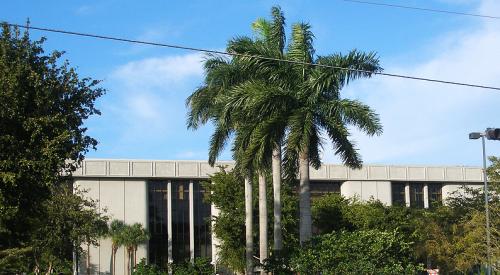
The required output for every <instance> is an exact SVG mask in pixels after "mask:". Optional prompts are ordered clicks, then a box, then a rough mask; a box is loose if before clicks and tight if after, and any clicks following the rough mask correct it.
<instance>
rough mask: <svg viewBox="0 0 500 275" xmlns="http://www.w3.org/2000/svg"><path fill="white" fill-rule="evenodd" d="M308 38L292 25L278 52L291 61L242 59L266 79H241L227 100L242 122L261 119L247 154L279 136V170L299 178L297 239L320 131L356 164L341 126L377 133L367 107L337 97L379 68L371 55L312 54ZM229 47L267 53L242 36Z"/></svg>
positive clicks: (304, 230)
mask: <svg viewBox="0 0 500 275" xmlns="http://www.w3.org/2000/svg"><path fill="white" fill-rule="evenodd" d="M313 38H314V36H313V34H312V32H311V31H310V26H309V25H308V24H294V25H293V26H292V35H291V38H290V42H289V44H288V47H287V49H286V51H285V52H284V53H283V59H288V60H290V61H292V62H293V63H287V62H280V61H273V60H262V59H258V58H252V57H246V59H247V60H246V61H247V62H246V63H245V64H246V66H248V68H246V69H247V70H250V69H253V70H255V71H258V72H259V73H261V74H262V75H266V76H267V80H262V79H258V80H254V81H252V82H247V83H244V85H245V86H244V87H240V88H239V89H237V90H238V92H235V93H232V94H230V95H229V98H228V99H227V102H229V103H228V104H227V105H228V106H231V108H230V109H231V111H232V112H236V113H237V112H240V113H242V114H247V116H248V117H247V120H251V119H255V120H258V121H260V122H261V123H260V126H261V127H260V128H259V131H256V134H255V138H254V139H253V140H252V142H251V143H250V144H249V145H248V150H249V152H248V156H253V158H259V157H260V156H261V155H260V154H259V152H266V150H267V151H268V150H269V149H270V148H272V147H269V139H268V138H269V137H275V138H276V137H280V138H284V139H283V141H284V145H285V154H284V168H285V174H286V175H287V177H289V178H292V179H294V178H295V177H296V176H297V174H298V176H299V197H300V202H299V207H300V241H301V243H304V242H307V241H308V240H309V239H310V237H311V209H310V191H309V166H310V165H311V166H313V167H314V168H319V166H320V165H321V159H320V150H321V148H322V145H323V138H322V135H323V134H326V135H327V137H328V139H329V140H330V141H331V142H332V143H333V145H334V151H335V153H336V154H337V155H339V156H340V158H341V159H342V160H343V162H344V164H346V165H347V166H349V167H353V168H359V167H360V166H361V164H362V161H361V158H360V156H359V154H358V152H357V150H356V149H355V146H354V144H353V143H352V142H351V141H350V140H349V135H350V133H349V130H348V128H347V127H348V126H349V125H353V126H355V127H357V128H358V129H359V130H361V131H363V132H365V133H366V134H368V135H375V134H380V133H381V131H382V127H381V124H380V122H379V118H378V116H377V115H376V114H375V113H374V112H373V111H372V110H371V109H370V108H369V107H368V106H366V105H364V104H363V103H361V102H359V101H356V100H350V99H343V98H341V97H340V90H341V89H342V88H343V87H345V86H346V85H348V84H349V83H350V82H351V81H353V80H355V79H358V78H361V77H370V76H371V75H372V74H373V73H374V72H378V71H380V70H381V68H380V66H379V61H378V58H377V56H376V54H374V53H362V52H359V51H357V50H353V51H351V52H350V53H348V54H347V55H342V54H340V53H337V54H332V55H328V56H315V54H314V47H313ZM249 45H253V47H252V46H249ZM233 48H234V49H236V50H237V51H238V53H246V54H248V55H261V56H262V55H263V56H268V55H265V50H262V48H259V45H254V44H251V43H250V42H249V41H248V39H245V38H241V39H240V40H239V41H237V42H236V43H234V44H233ZM304 63H314V64H318V65H330V66H335V67H342V68H349V69H358V71H356V70H353V71H350V70H341V69H337V70H334V69H331V68H326V67H321V66H310V65H305V64H304ZM285 133H287V135H286V137H285V136H284V135H285ZM275 140H279V139H275ZM274 148H276V147H274Z"/></svg>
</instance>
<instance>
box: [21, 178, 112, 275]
mask: <svg viewBox="0 0 500 275" xmlns="http://www.w3.org/2000/svg"><path fill="white" fill-rule="evenodd" d="M84 194H85V192H83V191H80V190H78V189H77V190H74V191H73V189H72V188H71V187H61V188H60V189H59V190H56V191H53V195H52V196H51V198H50V199H49V200H47V201H45V202H44V203H43V204H42V207H43V212H44V214H45V216H44V217H43V218H42V219H40V221H39V223H38V227H37V228H36V229H35V230H34V232H33V235H32V240H31V242H30V243H31V247H32V249H33V257H34V259H35V263H36V266H37V268H38V269H39V270H46V269H49V267H50V266H51V267H52V268H53V269H54V271H58V272H69V271H70V270H71V266H72V252H73V249H76V250H77V252H78V254H79V255H81V254H82V252H83V249H82V248H81V245H82V244H88V245H97V244H98V239H99V238H100V237H102V236H104V235H105V234H106V232H107V228H108V227H107V220H108V217H106V216H105V215H103V214H101V213H99V212H98V209H97V207H98V206H97V202H96V201H93V200H89V199H86V198H84Z"/></svg>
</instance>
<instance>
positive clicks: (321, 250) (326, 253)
mask: <svg viewBox="0 0 500 275" xmlns="http://www.w3.org/2000/svg"><path fill="white" fill-rule="evenodd" d="M290 265H291V267H292V269H293V270H294V271H296V272H300V274H413V273H415V272H416V271H418V270H421V269H422V267H421V266H418V265H415V264H414V263H413V260H412V243H409V242H407V241H405V240H404V238H403V236H401V234H400V233H399V232H397V231H393V232H384V231H379V230H359V231H355V232H347V231H342V232H333V233H330V234H324V235H321V236H318V237H316V238H314V239H313V240H312V242H311V243H310V244H309V245H308V246H306V247H304V248H302V249H300V250H297V253H295V255H293V256H292V258H291V264H290Z"/></svg>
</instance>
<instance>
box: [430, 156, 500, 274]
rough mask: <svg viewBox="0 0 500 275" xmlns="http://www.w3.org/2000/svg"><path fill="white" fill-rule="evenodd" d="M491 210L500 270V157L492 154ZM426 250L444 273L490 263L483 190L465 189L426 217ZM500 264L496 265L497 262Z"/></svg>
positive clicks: (494, 250)
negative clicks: (488, 261) (499, 172)
mask: <svg viewBox="0 0 500 275" xmlns="http://www.w3.org/2000/svg"><path fill="white" fill-rule="evenodd" d="M490 161H491V162H492V163H491V165H490V166H489V167H488V169H487V173H488V180H489V190H490V193H489V210H490V231H491V251H492V262H493V263H494V265H493V268H494V270H496V271H498V270H500V266H498V259H500V231H499V228H500V192H499V191H500V188H499V185H500V184H499V179H500V176H499V174H498V171H499V168H500V159H499V158H497V157H490ZM426 220H427V222H426V224H425V225H423V227H424V226H425V231H423V232H425V242H424V246H425V251H427V254H428V257H429V258H430V260H431V261H432V262H433V263H434V264H435V265H437V266H438V267H439V268H440V269H441V270H443V271H444V272H450V273H451V272H456V273H463V272H469V271H471V270H475V269H477V268H478V266H479V265H481V264H483V265H484V264H485V263H486V262H487V253H486V251H487V247H486V217H485V207H484V190H483V189H482V188H463V189H462V190H460V191H459V192H457V193H456V194H455V195H454V196H453V197H452V198H450V199H448V201H447V204H446V205H445V206H443V207H440V208H439V209H437V210H436V211H434V212H432V213H429V214H428V216H427V217H426ZM495 263H497V264H495Z"/></svg>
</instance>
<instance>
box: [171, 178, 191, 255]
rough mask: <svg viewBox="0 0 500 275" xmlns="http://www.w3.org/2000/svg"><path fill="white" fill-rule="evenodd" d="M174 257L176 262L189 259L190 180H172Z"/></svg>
mask: <svg viewBox="0 0 500 275" xmlns="http://www.w3.org/2000/svg"><path fill="white" fill-rule="evenodd" d="M172 190H176V191H177V196H175V195H172V258H173V260H174V262H176V263H182V262H184V261H186V260H188V259H189V257H190V255H189V254H190V251H189V199H188V198H189V182H188V181H172Z"/></svg>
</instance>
